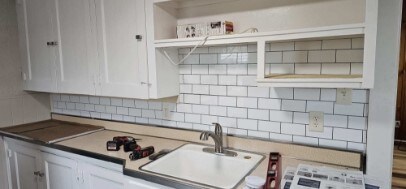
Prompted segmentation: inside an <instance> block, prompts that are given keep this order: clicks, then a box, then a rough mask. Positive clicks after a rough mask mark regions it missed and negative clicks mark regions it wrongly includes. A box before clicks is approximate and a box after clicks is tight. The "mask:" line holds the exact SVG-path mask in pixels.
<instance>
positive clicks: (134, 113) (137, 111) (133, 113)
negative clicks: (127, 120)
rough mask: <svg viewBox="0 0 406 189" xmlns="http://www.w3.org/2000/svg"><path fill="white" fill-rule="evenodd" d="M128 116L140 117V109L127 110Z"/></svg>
mask: <svg viewBox="0 0 406 189" xmlns="http://www.w3.org/2000/svg"><path fill="white" fill-rule="evenodd" d="M128 115H130V116H137V117H141V109H135V108H128Z"/></svg>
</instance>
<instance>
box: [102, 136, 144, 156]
mask: <svg viewBox="0 0 406 189" xmlns="http://www.w3.org/2000/svg"><path fill="white" fill-rule="evenodd" d="M122 145H124V152H130V151H134V150H137V149H141V147H140V146H138V145H137V141H136V140H135V138H133V137H130V136H116V137H113V140H111V141H107V144H106V148H107V151H119V150H120V146H122Z"/></svg>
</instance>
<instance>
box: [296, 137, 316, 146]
mask: <svg viewBox="0 0 406 189" xmlns="http://www.w3.org/2000/svg"><path fill="white" fill-rule="evenodd" d="M293 142H297V143H301V144H307V145H312V146H318V145H319V140H318V139H317V138H312V137H303V136H293Z"/></svg>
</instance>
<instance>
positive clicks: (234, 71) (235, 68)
mask: <svg viewBox="0 0 406 189" xmlns="http://www.w3.org/2000/svg"><path fill="white" fill-rule="evenodd" d="M227 74H229V75H247V74H248V66H247V64H230V65H227Z"/></svg>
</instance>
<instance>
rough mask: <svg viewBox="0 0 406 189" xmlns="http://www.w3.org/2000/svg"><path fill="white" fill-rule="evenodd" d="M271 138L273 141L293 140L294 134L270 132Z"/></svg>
mask: <svg viewBox="0 0 406 189" xmlns="http://www.w3.org/2000/svg"><path fill="white" fill-rule="evenodd" d="M269 138H270V139H271V140H273V141H282V142H292V141H293V136H292V135H286V134H279V133H269Z"/></svg>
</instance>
